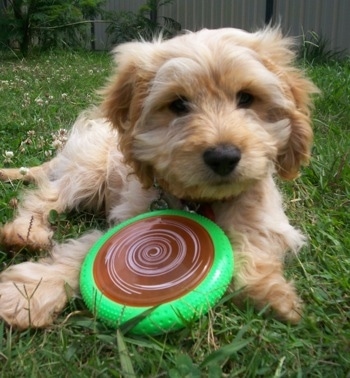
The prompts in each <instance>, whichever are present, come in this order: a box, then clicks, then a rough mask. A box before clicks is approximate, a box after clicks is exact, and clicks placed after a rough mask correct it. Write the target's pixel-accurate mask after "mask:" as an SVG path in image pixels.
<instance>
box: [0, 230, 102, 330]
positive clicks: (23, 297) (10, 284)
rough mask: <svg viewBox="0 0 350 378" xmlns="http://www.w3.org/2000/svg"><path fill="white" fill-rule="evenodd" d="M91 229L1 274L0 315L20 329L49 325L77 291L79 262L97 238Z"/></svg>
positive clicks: (97, 232) (96, 232)
mask: <svg viewBox="0 0 350 378" xmlns="http://www.w3.org/2000/svg"><path fill="white" fill-rule="evenodd" d="M100 235H101V233H100V232H99V231H93V232H91V233H89V234H86V235H84V236H82V237H81V238H79V239H77V240H70V241H68V242H67V243H64V244H57V245H55V246H54V247H53V249H52V252H51V254H50V256H49V257H45V258H42V259H40V260H39V261H38V262H24V263H21V264H18V265H14V266H13V267H10V268H8V269H6V270H5V271H4V272H2V273H1V274H0V318H2V319H4V320H5V321H6V322H7V323H9V324H10V325H12V326H15V327H18V328H20V329H25V328H28V327H46V326H48V325H50V324H52V322H53V320H54V319H55V316H56V315H57V313H59V312H60V311H61V310H62V309H63V308H64V306H65V305H66V303H67V300H68V299H69V298H70V297H72V296H74V295H75V294H77V293H78V292H79V273H80V268H81V264H82V261H83V259H84V257H85V255H86V253H87V251H88V250H89V248H90V247H91V246H92V244H93V243H94V242H95V241H96V240H97V239H98V238H99V237H100Z"/></svg>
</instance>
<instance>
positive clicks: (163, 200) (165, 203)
mask: <svg viewBox="0 0 350 378" xmlns="http://www.w3.org/2000/svg"><path fill="white" fill-rule="evenodd" d="M153 186H154V188H155V189H156V190H157V192H158V197H157V198H156V199H155V200H153V201H152V202H151V204H150V207H149V209H150V210H151V211H156V210H167V209H174V208H176V209H181V210H184V211H188V212H190V213H196V214H199V215H202V216H204V217H206V218H208V219H210V220H211V221H213V222H215V213H214V210H213V207H212V204H211V203H210V202H194V201H186V200H179V199H176V198H175V197H173V196H172V195H170V194H169V193H166V192H165V191H164V190H163V189H162V188H161V187H160V186H159V184H158V183H157V182H156V181H155V182H154V184H153Z"/></svg>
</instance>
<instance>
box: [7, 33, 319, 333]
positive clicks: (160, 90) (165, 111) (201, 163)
mask: <svg viewBox="0 0 350 378" xmlns="http://www.w3.org/2000/svg"><path fill="white" fill-rule="evenodd" d="M292 47H293V41H292V40H290V39H288V38H283V37H282V36H281V33H280V31H279V30H278V29H271V28H268V29H264V30H262V31H258V32H256V33H247V32H244V31H241V30H237V29H219V30H202V31H199V32H197V33H188V34H185V35H182V36H179V37H176V38H174V39H172V40H168V41H161V40H156V41H154V42H152V43H151V42H132V43H126V44H123V45H120V46H118V47H117V48H116V49H115V50H114V55H115V60H116V63H117V64H116V66H117V71H116V73H115V75H114V76H112V78H111V79H110V81H109V83H108V85H107V86H106V87H105V88H104V89H103V90H102V91H101V94H102V96H103V101H102V103H101V105H100V106H99V107H98V108H96V109H93V110H91V111H90V112H86V113H83V114H82V115H81V116H80V117H79V118H78V119H77V121H76V123H75V124H74V125H73V128H72V130H71V132H70V137H69V139H68V142H67V144H66V146H65V147H64V149H63V150H62V151H61V152H60V153H59V154H58V155H57V156H56V157H55V158H54V159H53V160H51V161H50V162H48V163H46V164H44V165H43V166H41V167H35V168H33V169H29V171H28V173H27V175H26V177H27V179H28V180H31V181H35V182H36V183H37V185H38V188H37V189H36V190H33V191H31V192H28V193H27V194H26V195H25V196H24V199H23V201H22V203H21V205H20V206H19V209H18V213H17V216H16V217H15V219H14V220H13V221H12V222H10V223H8V224H6V225H5V226H4V227H3V229H2V230H1V241H2V244H4V245H7V246H8V247H14V248H21V247H24V246H27V247H31V248H34V249H44V250H45V249H47V248H51V252H50V254H49V257H43V258H42V259H39V261H37V262H35V263H34V262H25V263H22V264H19V265H16V266H14V267H10V268H8V269H6V270H5V271H4V272H2V273H1V275H0V317H2V318H3V319H5V320H6V321H7V322H8V323H9V324H12V325H14V326H17V327H19V328H26V327H29V326H34V327H44V326H47V325H49V324H51V322H52V321H53V319H54V317H55V315H56V314H57V313H58V312H59V311H60V310H61V309H62V308H63V307H64V304H65V303H66V301H67V299H68V298H69V297H70V296H71V295H74V294H76V293H77V292H78V291H79V285H78V277H79V269H80V265H81V262H82V260H83V258H84V256H85V254H86V252H87V251H88V249H89V247H90V246H91V244H92V243H93V242H94V241H95V240H96V239H97V237H98V236H99V234H98V233H96V232H95V233H92V234H88V235H86V236H82V237H81V238H79V239H78V240H76V241H68V242H67V243H63V244H61V245H59V244H56V243H54V242H53V241H52V236H53V232H52V230H51V229H50V225H49V222H48V215H49V212H50V210H52V209H54V210H56V211H58V212H63V211H67V210H71V209H78V210H79V209H88V210H89V211H94V212H100V211H101V210H104V211H105V214H106V217H107V220H108V221H109V222H110V224H116V223H118V222H121V221H123V220H125V219H128V218H130V217H132V216H135V215H137V214H140V213H143V212H145V211H147V210H148V208H149V205H150V203H151V202H152V201H153V200H154V199H156V198H157V196H158V192H157V190H156V189H155V188H153V186H152V184H153V183H154V181H155V180H156V181H157V182H158V183H159V184H160V186H161V187H162V189H163V190H164V191H165V193H166V196H167V197H168V198H169V201H170V203H171V204H172V206H173V207H174V208H178V207H180V208H181V206H182V203H183V201H195V202H198V203H201V202H207V203H210V206H211V208H212V210H213V212H214V214H215V220H216V222H217V224H218V225H220V226H221V227H222V228H223V229H224V230H225V232H226V233H227V235H228V236H229V238H230V240H231V241H232V244H233V247H234V250H235V253H236V261H237V271H236V275H235V278H234V282H233V284H234V287H235V288H236V289H241V291H242V295H243V296H245V297H248V298H251V299H252V300H253V301H254V302H255V304H256V306H257V307H258V308H262V307H264V306H267V305H269V306H270V307H271V308H272V310H273V311H274V312H275V314H276V315H277V317H279V318H281V319H284V320H287V321H291V322H296V321H298V320H299V318H300V316H301V301H300V299H299V298H298V296H297V294H296V291H295V288H294V286H293V284H292V283H291V282H287V281H286V279H285V278H284V276H283V261H284V258H285V256H286V254H287V253H288V252H292V253H297V252H298V250H299V249H300V248H301V247H302V245H303V244H304V242H305V237H304V236H303V235H302V234H301V233H300V231H298V230H297V229H295V228H294V227H292V226H291V225H290V224H289V221H288V219H287V217H286V215H285V213H284V211H283V205H282V198H281V195H280V193H279V191H278V189H277V187H276V185H275V183H274V180H273V175H274V174H275V173H277V174H278V175H280V176H281V177H282V178H286V179H292V178H294V177H296V176H297V175H298V172H299V170H300V167H301V165H302V164H306V163H307V162H308V159H309V156H310V148H311V143H312V130H311V126H310V107H311V97H310V95H311V94H312V93H314V92H317V89H316V88H315V87H314V85H313V84H312V83H311V82H310V81H309V80H308V79H307V78H305V77H304V75H303V73H302V72H301V71H300V70H298V69H297V68H295V67H294V65H293V61H294V53H293V52H292ZM242 96H243V97H242ZM242 98H243V100H242ZM212 151H214V153H215V157H214V162H212V161H210V160H209V159H207V158H206V156H208V154H212ZM227 151H228V152H227ZM233 154H234V156H235V157H234V159H235V160H234V161H233V160H232V155H233ZM222 155H224V158H222ZM225 159H226V160H225ZM227 159H228V160H227ZM227 161H229V163H227ZM228 166H229V167H228ZM19 178H21V177H20V175H19V174H18V172H16V170H13V169H12V170H5V169H3V170H1V172H0V179H2V180H12V179H19ZM29 226H30V233H28V227H29Z"/></svg>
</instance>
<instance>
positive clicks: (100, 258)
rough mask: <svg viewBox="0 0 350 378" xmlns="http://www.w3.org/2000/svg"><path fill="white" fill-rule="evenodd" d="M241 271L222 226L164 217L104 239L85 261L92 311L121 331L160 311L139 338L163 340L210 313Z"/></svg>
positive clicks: (138, 330) (139, 328) (144, 218)
mask: <svg viewBox="0 0 350 378" xmlns="http://www.w3.org/2000/svg"><path fill="white" fill-rule="evenodd" d="M233 267H234V265H233V251H232V247H231V243H230V241H229V239H228V237H227V236H226V235H225V233H224V232H223V231H222V229H221V228H220V227H219V226H217V225H216V224H215V223H214V222H212V221H211V220H209V219H207V218H205V217H203V216H201V215H198V214H193V213H189V212H186V211H182V210H160V211H154V212H149V213H146V214H142V215H139V216H137V217H134V218H132V219H129V220H127V221H125V222H123V223H121V224H119V225H118V226H116V227H114V228H112V229H110V230H109V231H108V232H107V233H106V234H104V235H103V236H102V237H101V238H100V239H99V240H98V241H97V242H96V243H95V244H94V245H93V246H92V248H91V250H90V251H89V253H88V255H87V257H86V259H85V260H84V262H83V266H82V270H81V275H80V289H81V293H82V297H83V299H84V301H85V303H86V305H87V307H88V308H89V310H90V311H92V312H93V313H94V314H95V315H96V317H97V318H98V319H100V320H101V321H103V322H105V323H106V324H107V325H109V326H111V327H114V328H117V327H118V326H121V325H122V324H124V323H125V322H127V321H129V320H131V319H133V318H135V317H137V316H139V315H141V314H143V313H144V312H145V311H147V310H149V309H152V311H149V312H148V313H147V316H146V317H145V318H143V319H142V320H141V321H140V322H138V323H137V324H136V325H135V326H134V327H133V328H132V330H131V332H132V333H135V334H148V335H156V334H161V333H164V332H169V331H174V330H177V329H180V328H182V327H184V326H185V325H186V323H187V322H189V321H191V320H193V319H198V318H199V317H200V316H201V315H203V314H205V313H207V312H208V311H209V309H210V308H211V307H212V306H214V305H215V304H216V303H217V302H218V301H219V299H220V298H221V297H222V296H223V294H224V293H225V291H226V289H227V287H228V285H229V283H230V281H231V279H232V276H233Z"/></svg>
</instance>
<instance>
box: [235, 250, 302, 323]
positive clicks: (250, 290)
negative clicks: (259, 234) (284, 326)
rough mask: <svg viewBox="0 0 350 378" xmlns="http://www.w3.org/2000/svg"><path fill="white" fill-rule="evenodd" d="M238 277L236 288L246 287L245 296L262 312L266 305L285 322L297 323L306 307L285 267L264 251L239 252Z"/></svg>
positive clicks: (237, 258) (243, 288)
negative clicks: (286, 275)
mask: <svg viewBox="0 0 350 378" xmlns="http://www.w3.org/2000/svg"><path fill="white" fill-rule="evenodd" d="M236 261H237V274H236V277H235V288H236V289H238V288H242V290H243V292H242V294H243V296H245V297H249V298H251V299H252V300H253V301H254V304H255V305H256V306H257V307H258V308H260V309H262V308H264V307H265V306H270V308H271V309H272V310H273V311H274V312H275V313H276V315H277V317H279V318H280V319H281V320H284V321H288V322H291V323H297V322H298V321H299V320H300V317H301V312H302V306H301V300H300V299H299V297H298V295H297V294H296V290H295V288H294V285H293V284H292V283H291V282H287V281H286V279H285V278H284V277H283V264H282V262H281V261H279V260H278V259H274V258H273V256H267V255H266V254H264V253H263V252H262V251H254V254H249V253H244V254H241V253H239V252H238V253H236Z"/></svg>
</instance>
